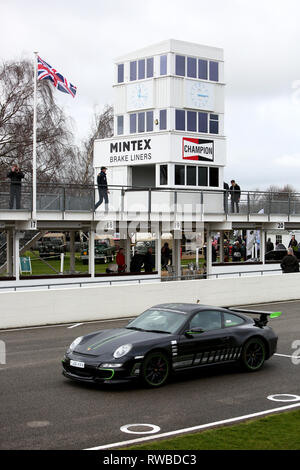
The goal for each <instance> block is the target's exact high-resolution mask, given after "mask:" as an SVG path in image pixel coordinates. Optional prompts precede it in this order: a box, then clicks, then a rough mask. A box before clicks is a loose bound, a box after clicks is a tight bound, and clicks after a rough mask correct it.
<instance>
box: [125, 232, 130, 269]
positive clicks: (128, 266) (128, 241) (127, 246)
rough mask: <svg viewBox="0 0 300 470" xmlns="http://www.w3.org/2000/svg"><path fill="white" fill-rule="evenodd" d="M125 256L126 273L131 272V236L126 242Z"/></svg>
mask: <svg viewBox="0 0 300 470" xmlns="http://www.w3.org/2000/svg"><path fill="white" fill-rule="evenodd" d="M124 254H125V263H126V265H127V268H126V271H127V272H129V271H130V261H131V239H130V237H129V236H128V238H126V240H125V247H124Z"/></svg>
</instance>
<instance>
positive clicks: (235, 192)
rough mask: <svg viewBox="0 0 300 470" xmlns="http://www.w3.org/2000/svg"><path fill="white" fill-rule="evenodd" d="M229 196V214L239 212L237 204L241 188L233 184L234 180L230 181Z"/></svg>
mask: <svg viewBox="0 0 300 470" xmlns="http://www.w3.org/2000/svg"><path fill="white" fill-rule="evenodd" d="M229 190H230V194H231V212H235V209H236V212H239V202H240V198H241V188H240V187H239V185H238V184H237V183H236V182H235V180H231V186H230V188H229Z"/></svg>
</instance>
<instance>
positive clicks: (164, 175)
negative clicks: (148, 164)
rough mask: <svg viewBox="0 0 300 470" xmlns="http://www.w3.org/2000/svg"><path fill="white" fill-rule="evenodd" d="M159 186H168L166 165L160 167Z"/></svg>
mask: <svg viewBox="0 0 300 470" xmlns="http://www.w3.org/2000/svg"><path fill="white" fill-rule="evenodd" d="M160 184H168V165H160Z"/></svg>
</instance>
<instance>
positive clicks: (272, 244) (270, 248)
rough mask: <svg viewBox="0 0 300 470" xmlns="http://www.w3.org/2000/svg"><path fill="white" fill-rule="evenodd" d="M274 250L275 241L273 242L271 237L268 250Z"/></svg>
mask: <svg viewBox="0 0 300 470" xmlns="http://www.w3.org/2000/svg"><path fill="white" fill-rule="evenodd" d="M273 250H274V243H272V241H271V238H268V241H267V252H268V251H273Z"/></svg>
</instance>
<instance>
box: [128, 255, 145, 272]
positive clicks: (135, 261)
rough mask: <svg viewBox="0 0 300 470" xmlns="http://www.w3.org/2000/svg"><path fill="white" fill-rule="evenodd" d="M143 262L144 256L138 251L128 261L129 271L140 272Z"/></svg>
mask: <svg viewBox="0 0 300 470" xmlns="http://www.w3.org/2000/svg"><path fill="white" fill-rule="evenodd" d="M143 263H144V256H143V255H140V254H138V253H135V254H134V255H133V257H132V259H131V262H130V272H131V273H140V272H141V269H142V266H143Z"/></svg>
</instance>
